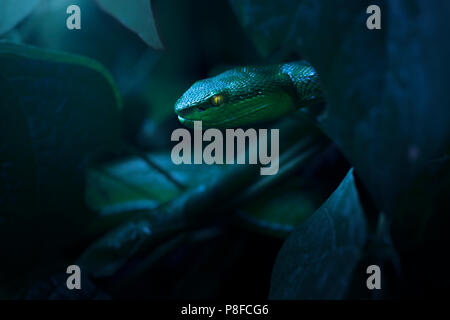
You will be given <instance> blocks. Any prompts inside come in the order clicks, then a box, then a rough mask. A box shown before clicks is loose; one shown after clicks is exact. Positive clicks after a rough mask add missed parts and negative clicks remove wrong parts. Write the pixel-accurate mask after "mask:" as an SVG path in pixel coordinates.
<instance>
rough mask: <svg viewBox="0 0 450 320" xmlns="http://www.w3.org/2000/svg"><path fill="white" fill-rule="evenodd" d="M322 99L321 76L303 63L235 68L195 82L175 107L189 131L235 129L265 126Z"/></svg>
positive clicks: (179, 117) (307, 64)
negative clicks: (196, 126)
mask: <svg viewBox="0 0 450 320" xmlns="http://www.w3.org/2000/svg"><path fill="white" fill-rule="evenodd" d="M322 101H323V95H322V91H321V88H320V84H319V77H318V75H317V73H316V71H315V70H314V68H313V67H312V66H311V65H310V64H309V63H307V62H305V61H299V62H290V63H284V64H278V65H270V66H251V67H239V68H235V69H231V70H228V71H226V72H223V73H221V74H219V75H217V76H215V77H211V78H208V79H204V80H200V81H197V82H196V83H194V84H193V85H192V87H190V88H189V89H188V90H187V91H186V92H185V93H184V94H183V95H182V96H181V98H180V99H178V101H177V102H176V104H175V113H176V114H177V115H178V119H179V120H180V122H181V123H182V124H184V125H186V126H188V127H192V125H193V121H202V126H203V127H206V128H208V127H209V128H211V127H215V128H235V127H241V126H242V127H245V126H250V125H253V124H258V123H262V122H267V121H270V120H275V119H277V118H279V117H282V116H284V115H286V114H288V113H290V112H292V111H295V110H297V109H300V108H303V107H307V106H309V105H312V104H316V103H319V102H322Z"/></svg>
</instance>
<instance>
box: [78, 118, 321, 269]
mask: <svg viewBox="0 0 450 320" xmlns="http://www.w3.org/2000/svg"><path fill="white" fill-rule="evenodd" d="M280 128H282V129H283V130H280V132H285V133H286V136H282V138H284V139H280V152H281V153H280V154H281V157H280V168H283V169H281V170H280V171H283V170H284V165H285V164H286V167H290V168H291V169H295V168H298V166H300V165H301V164H303V163H304V161H306V160H308V159H309V157H310V156H311V155H313V154H314V152H317V151H318V150H320V149H321V146H323V145H322V143H323V140H322V139H323V137H322V136H321V135H319V132H318V130H317V129H314V128H311V127H310V126H309V125H308V124H305V123H304V122H299V121H295V120H292V119H286V120H285V121H284V122H283V123H281V124H280ZM305 132H307V133H308V135H307V136H306V137H305ZM309 135H311V136H309ZM293 148H294V149H293ZM256 151H257V150H256V149H254V150H253V152H256ZM292 151H295V152H299V153H300V154H301V157H299V158H300V160H299V159H298V158H297V157H293V158H294V159H290V158H291V157H292V154H293V152H292ZM295 152H294V154H295ZM151 160H152V161H153V162H155V163H156V164H157V165H158V166H159V167H160V168H161V169H162V171H163V172H165V171H167V173H170V174H172V176H173V177H174V178H175V179H176V180H178V181H180V182H181V183H182V184H183V185H185V186H186V187H187V188H186V189H185V190H183V191H182V192H180V191H176V190H175V188H174V187H173V186H171V185H170V184H169V183H168V181H166V180H165V178H164V177H163V175H160V173H156V172H154V171H152V168H151V167H148V166H147V165H144V162H143V161H141V160H140V159H133V158H132V159H128V160H125V161H123V162H121V161H118V162H116V163H111V164H109V165H106V166H105V167H102V168H106V170H101V171H102V172H101V173H100V175H98V173H95V176H92V177H91V178H93V180H92V182H93V185H92V189H91V190H90V191H89V193H90V195H89V197H90V198H91V199H90V200H89V203H90V205H91V206H92V205H94V206H97V205H98V207H99V208H103V209H102V210H104V209H105V208H108V206H109V204H112V207H113V208H114V209H117V210H116V211H115V212H112V211H109V212H110V213H115V215H117V214H118V213H121V212H122V213H125V214H124V215H123V216H124V219H119V220H121V221H119V222H120V223H121V224H120V225H118V226H117V224H116V228H114V229H113V230H111V231H110V232H108V233H106V234H105V235H104V236H103V237H102V238H100V239H98V240H97V241H96V242H94V243H93V244H92V245H91V246H89V247H88V248H87V249H86V250H85V251H84V253H83V254H82V255H81V257H80V259H79V263H80V264H82V265H83V266H85V270H86V271H87V272H89V273H91V274H92V275H94V276H95V277H108V276H111V275H113V274H114V273H115V272H117V271H118V270H119V269H120V268H121V267H123V266H124V264H125V263H126V262H127V261H128V259H130V258H131V257H132V256H134V255H136V254H138V253H142V252H143V251H145V250H148V249H149V248H150V247H151V246H153V245H154V244H155V243H156V242H158V241H160V240H161V238H162V237H167V236H168V235H170V234H173V233H174V232H176V231H179V230H183V229H184V228H187V227H192V226H198V225H199V224H203V223H205V222H206V221H210V220H212V219H216V218H217V216H218V215H219V214H230V212H233V209H234V208H235V207H236V206H237V205H238V203H237V202H235V201H234V200H236V199H237V198H239V197H238V196H241V195H243V194H245V192H244V191H245V190H247V189H248V187H249V186H250V185H252V184H253V183H255V182H257V181H260V179H261V176H260V170H259V166H258V165H230V166H222V165H217V166H208V165H195V166H193V165H180V166H178V168H177V166H175V165H173V163H171V162H172V161H171V160H170V157H169V156H168V155H165V156H163V157H157V156H155V155H152V156H151ZM288 160H297V161H296V162H295V163H294V164H292V163H291V165H289V164H290V162H289V161H288ZM286 169H288V168H286ZM290 172H291V171H289V170H287V171H286V172H285V173H284V174H283V173H281V172H280V173H279V174H278V175H275V176H271V177H274V178H273V179H278V178H280V179H282V178H283V177H284V178H286V179H288V178H289V177H290V176H289V173H290ZM112 176H114V177H115V178H114V179H111V178H112ZM97 182H99V183H98V184H97V185H96V183H97ZM159 187H161V189H160V190H158V189H159ZM96 189H97V190H96ZM137 190H140V191H138V192H136V191H137ZM142 191H143V192H142ZM123 193H125V194H126V197H127V198H128V197H129V200H130V201H129V202H128V200H127V199H126V198H120V197H121V196H122V194H123ZM110 196H111V197H110ZM116 197H119V199H120V200H119V201H123V203H124V204H125V205H124V206H122V205H121V204H120V203H117V204H114V202H115V199H114V198H116ZM171 197H173V198H171ZM170 198H171V199H170ZM160 199H164V200H163V201H161V200H160ZM135 200H137V201H135ZM141 200H147V201H148V200H156V201H157V203H155V204H152V203H149V202H147V204H150V206H149V207H148V208H144V207H142V208H139V205H140V204H142V202H140V201H141ZM159 201H161V203H158V202H159ZM127 203H128V204H130V205H129V206H127ZM152 205H154V206H155V207H152ZM133 206H134V207H133ZM139 209H140V210H139ZM108 210H109V209H106V211H108ZM130 210H132V211H131V215H127V214H126V213H127V211H128V213H130ZM133 211H134V212H133ZM105 213H106V212H105ZM256 219H258V217H257V216H256ZM94 225H95V223H94ZM93 228H99V227H98V226H94V227H93ZM100 228H101V226H100ZM103 252H104V253H103Z"/></svg>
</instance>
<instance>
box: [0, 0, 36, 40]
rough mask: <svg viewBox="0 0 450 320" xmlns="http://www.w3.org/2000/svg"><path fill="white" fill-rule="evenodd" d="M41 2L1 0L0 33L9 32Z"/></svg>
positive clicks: (32, 0)
mask: <svg viewBox="0 0 450 320" xmlns="http://www.w3.org/2000/svg"><path fill="white" fill-rule="evenodd" d="M38 3H39V0H27V1H17V0H2V1H1V2H0V34H3V33H5V32H8V31H9V30H11V29H12V28H14V27H15V26H16V25H17V24H18V23H19V22H20V21H22V20H23V19H25V18H26V17H27V16H28V15H29V14H30V13H31V12H32V11H33V9H34V8H35V7H36V5H37V4H38Z"/></svg>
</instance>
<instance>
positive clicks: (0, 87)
mask: <svg viewBox="0 0 450 320" xmlns="http://www.w3.org/2000/svg"><path fill="white" fill-rule="evenodd" d="M0 93H1V94H0V106H1V107H0V119H1V120H0V122H1V126H0V131H1V132H0V163H1V167H0V170H1V175H0V189H1V192H0V213H1V214H0V235H1V236H0V237H1V238H0V243H2V244H3V246H2V249H1V250H0V252H1V253H0V254H1V255H2V256H1V260H2V261H4V263H3V264H2V269H3V271H5V272H4V273H3V274H4V275H8V279H1V280H2V283H4V281H3V280H5V281H6V280H11V279H12V278H13V275H17V274H19V275H20V276H21V279H22V280H26V279H24V278H23V277H22V276H23V274H24V273H26V274H31V272H32V270H36V269H39V268H41V267H45V268H48V266H50V265H52V262H55V263H56V262H57V261H59V259H63V258H65V257H67V256H66V255H63V254H61V250H63V248H66V247H68V246H69V245H70V246H72V245H73V243H75V242H77V241H79V240H80V239H81V238H82V237H83V236H84V234H83V232H82V231H83V230H84V229H85V228H86V226H87V224H88V222H89V221H91V220H92V219H93V218H94V217H95V216H94V215H92V213H89V212H88V211H86V209H85V205H84V182H85V181H84V170H85V167H86V164H87V162H88V159H89V157H90V156H91V155H92V154H93V153H95V152H98V151H100V150H102V149H105V150H109V149H116V148H117V145H118V143H119V142H120V121H119V107H120V105H121V102H120V99H119V96H118V94H117V91H116V89H115V85H114V83H113V81H112V79H111V77H110V75H109V74H108V73H107V72H106V71H105V70H104V69H103V67H101V66H100V65H99V64H98V63H96V62H95V61H93V60H90V59H87V58H83V57H80V56H73V55H69V54H65V53H57V52H51V51H47V50H41V49H37V48H33V47H29V46H22V45H13V44H5V43H3V44H0ZM6 244H7V245H6ZM37 261H41V262H37Z"/></svg>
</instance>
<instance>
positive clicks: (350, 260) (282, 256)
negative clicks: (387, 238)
mask: <svg viewBox="0 0 450 320" xmlns="http://www.w3.org/2000/svg"><path fill="white" fill-rule="evenodd" d="M366 234H367V224H366V220H365V217H364V213H363V210H362V208H361V204H360V202H359V197H358V191H357V189H356V186H355V181H354V177H353V171H352V170H351V171H350V172H349V173H348V174H347V176H346V177H345V179H344V180H343V181H342V183H341V185H340V186H339V187H338V188H337V189H336V191H335V192H334V193H333V194H332V195H331V196H330V198H329V199H328V200H327V201H326V202H325V203H324V204H323V205H322V206H321V207H320V208H319V210H317V211H316V212H315V213H314V214H313V215H312V216H311V217H310V218H309V219H308V220H307V221H306V222H305V223H304V224H302V225H301V226H300V228H299V229H298V230H296V231H294V232H293V233H292V234H291V235H290V236H289V237H288V239H287V240H286V242H285V243H284V245H283V247H282V248H281V250H280V253H279V254H278V257H277V260H276V262H275V266H274V270H273V274H272V282H271V290H270V298H272V299H340V298H343V297H345V294H346V293H347V290H348V287H349V285H350V282H351V277H352V274H353V271H354V269H355V267H356V264H357V263H358V261H359V259H360V258H361V254H362V249H363V246H364V244H365V241H366Z"/></svg>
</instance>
